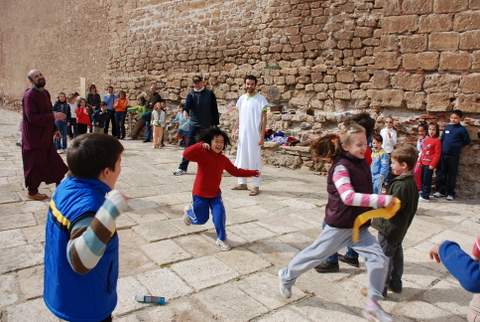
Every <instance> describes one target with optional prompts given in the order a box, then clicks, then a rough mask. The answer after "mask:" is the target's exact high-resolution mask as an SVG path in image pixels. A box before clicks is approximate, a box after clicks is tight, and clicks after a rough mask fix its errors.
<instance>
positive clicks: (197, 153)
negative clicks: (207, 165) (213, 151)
mask: <svg viewBox="0 0 480 322" xmlns="http://www.w3.org/2000/svg"><path fill="white" fill-rule="evenodd" d="M202 144H203V142H198V143H195V144H194V145H190V146H189V147H188V148H186V149H185V151H183V157H184V158H185V159H187V160H188V161H193V162H200V161H201V160H202V157H203V156H204V154H205V153H206V151H205V149H204V148H203V146H202Z"/></svg>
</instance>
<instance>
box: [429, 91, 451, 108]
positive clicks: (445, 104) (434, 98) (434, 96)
mask: <svg viewBox="0 0 480 322" xmlns="http://www.w3.org/2000/svg"><path fill="white" fill-rule="evenodd" d="M451 98H452V95H451V94H450V93H430V94H428V95H427V111H430V112H444V111H449V110H451V109H452V104H451V101H450V99H451Z"/></svg>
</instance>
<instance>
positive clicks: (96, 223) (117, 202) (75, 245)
mask: <svg viewBox="0 0 480 322" xmlns="http://www.w3.org/2000/svg"><path fill="white" fill-rule="evenodd" d="M127 208H128V205H127V202H126V199H125V197H124V196H123V195H122V194H121V193H120V192H119V191H117V190H112V191H110V192H109V193H108V194H107V198H106V199H105V202H104V203H103V205H102V206H101V207H100V208H99V209H98V211H97V213H96V214H95V216H92V217H86V218H83V219H81V220H79V221H78V222H77V223H76V224H75V225H74V226H73V227H72V230H71V231H70V240H69V242H68V244H67V260H68V263H69V264H70V267H71V268H72V269H73V270H74V271H75V272H77V273H80V274H86V273H88V272H89V271H90V270H92V269H93V268H94V267H95V266H96V265H97V263H98V261H99V260H100V258H102V256H103V253H104V252H105V249H106V247H107V244H108V242H109V241H110V239H111V238H112V236H113V234H114V233H115V230H116V227H115V219H116V218H117V217H118V216H119V215H120V212H122V211H124V210H126V209H127Z"/></svg>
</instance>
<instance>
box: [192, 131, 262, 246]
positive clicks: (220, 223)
mask: <svg viewBox="0 0 480 322" xmlns="http://www.w3.org/2000/svg"><path fill="white" fill-rule="evenodd" d="M229 144H230V139H229V138H228V136H227V134H226V133H225V132H223V131H222V130H220V129H219V128H211V129H209V130H208V131H207V132H206V133H205V134H203V135H202V136H201V137H200V142H199V143H196V144H194V145H192V146H189V147H188V148H187V149H186V150H185V151H184V152H183V157H184V158H185V159H187V160H189V161H193V162H197V163H198V169H197V175H196V177H195V182H194V184H193V191H192V195H193V202H192V205H191V206H190V207H186V209H185V214H184V218H183V220H184V222H185V224H186V225H191V224H194V225H203V224H204V223H206V222H207V220H208V217H209V211H210V209H211V211H212V220H213V224H214V226H215V231H216V232H217V241H216V244H217V246H218V247H219V248H220V249H221V250H223V251H227V250H230V249H231V247H230V245H229V244H228V242H227V235H226V233H225V207H224V206H223V201H222V192H221V190H220V182H221V181H222V173H223V170H226V171H227V172H228V173H230V174H231V175H232V176H235V177H254V176H255V177H258V176H259V175H260V172H259V171H257V170H245V169H239V168H237V167H235V166H234V165H233V164H232V162H231V161H230V160H229V159H228V158H227V157H226V156H225V155H224V154H223V150H225V147H226V146H227V145H229Z"/></svg>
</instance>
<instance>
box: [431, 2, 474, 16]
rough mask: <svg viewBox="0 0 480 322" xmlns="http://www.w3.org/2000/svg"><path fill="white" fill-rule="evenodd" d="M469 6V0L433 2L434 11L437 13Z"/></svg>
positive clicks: (457, 10)
mask: <svg viewBox="0 0 480 322" xmlns="http://www.w3.org/2000/svg"><path fill="white" fill-rule="evenodd" d="M467 7H468V0H435V1H434V2H433V12H435V13H450V12H459V11H462V10H465V9H467Z"/></svg>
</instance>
